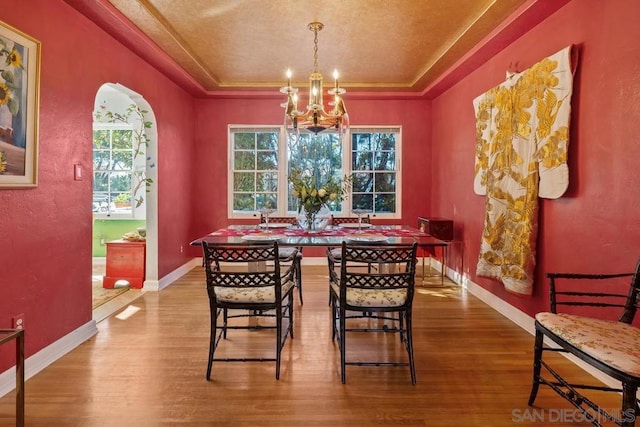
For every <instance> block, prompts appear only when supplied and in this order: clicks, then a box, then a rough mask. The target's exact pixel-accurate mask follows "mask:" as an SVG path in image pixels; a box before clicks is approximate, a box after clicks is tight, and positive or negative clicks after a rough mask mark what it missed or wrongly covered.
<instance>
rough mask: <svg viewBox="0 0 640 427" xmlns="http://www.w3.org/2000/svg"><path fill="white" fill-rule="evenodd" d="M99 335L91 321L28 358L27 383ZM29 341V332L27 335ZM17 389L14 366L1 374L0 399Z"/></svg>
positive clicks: (25, 364) (26, 367)
mask: <svg viewBox="0 0 640 427" xmlns="http://www.w3.org/2000/svg"><path fill="white" fill-rule="evenodd" d="M97 333H98V328H97V327H96V322H95V321H94V320H91V321H90V322H87V323H85V324H84V325H82V326H80V327H79V328H78V329H76V330H75V331H73V332H70V333H68V334H67V335H65V336H64V337H62V338H60V339H59V340H57V341H55V342H54V343H52V344H50V345H48V346H46V347H45V348H43V349H42V350H40V351H39V352H37V353H35V354H33V355H31V356H30V357H28V358H27V359H26V360H25V362H24V368H25V369H24V379H25V381H26V380H28V379H29V378H31V377H32V376H34V375H36V374H37V373H38V372H40V371H42V370H43V369H44V368H46V367H47V366H49V365H50V364H52V363H53V362H55V361H56V360H58V359H59V358H61V357H62V356H64V355H65V354H67V353H68V352H70V351H71V350H73V349H74V348H76V347H78V346H79V345H80V344H82V343H83V342H85V341H86V340H88V339H89V338H91V337H92V336H94V335H95V334H97ZM25 338H26V340H28V339H29V335H28V331H26V334H25ZM15 388H16V367H15V366H13V367H11V368H10V369H8V370H6V371H5V372H3V373H2V374H0V397H2V396H4V395H5V394H7V393H9V392H10V391H11V390H13V389H15Z"/></svg>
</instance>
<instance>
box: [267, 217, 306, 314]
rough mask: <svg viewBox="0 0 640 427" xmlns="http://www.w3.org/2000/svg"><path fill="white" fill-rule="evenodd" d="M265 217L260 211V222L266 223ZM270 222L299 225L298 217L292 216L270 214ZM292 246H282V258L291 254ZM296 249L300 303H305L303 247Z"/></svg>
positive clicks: (295, 264) (286, 257)
mask: <svg viewBox="0 0 640 427" xmlns="http://www.w3.org/2000/svg"><path fill="white" fill-rule="evenodd" d="M265 222H266V221H265V217H264V215H263V214H262V213H260V224H265ZM269 222H270V223H273V224H277V223H282V224H293V225H298V219H297V218H296V217H291V216H271V215H269ZM291 249H292V248H280V249H279V254H280V260H283V259H288V258H289V257H290V256H291ZM295 249H296V257H295V260H294V262H293V265H294V267H295V274H296V279H295V282H296V288H298V296H299V297H300V305H303V304H304V299H303V298H302V248H301V247H297V248H295Z"/></svg>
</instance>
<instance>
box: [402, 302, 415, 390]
mask: <svg viewBox="0 0 640 427" xmlns="http://www.w3.org/2000/svg"><path fill="white" fill-rule="evenodd" d="M403 317H405V319H404V324H405V326H406V340H407V342H406V346H407V353H408V354H409V370H410V371H411V384H413V385H415V384H416V365H415V361H414V359H413V332H412V323H411V312H410V311H407V312H404V316H403V313H400V319H402V318H403ZM400 334H401V336H402V332H401V333H400Z"/></svg>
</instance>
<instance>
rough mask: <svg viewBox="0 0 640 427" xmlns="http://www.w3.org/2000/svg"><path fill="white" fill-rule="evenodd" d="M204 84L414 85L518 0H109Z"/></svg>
mask: <svg viewBox="0 0 640 427" xmlns="http://www.w3.org/2000/svg"><path fill="white" fill-rule="evenodd" d="M109 3H111V5H113V6H114V7H115V8H116V9H117V10H118V11H119V12H121V13H122V14H123V15H125V16H126V17H127V18H128V19H129V20H130V21H131V22H132V23H133V24H134V25H135V26H136V27H138V28H139V29H140V30H141V31H142V32H143V33H145V34H146V35H147V36H148V37H149V38H150V39H151V40H153V42H155V43H156V44H157V46H158V47H159V48H160V49H161V50H162V51H164V52H166V53H167V54H168V55H169V56H171V57H172V58H173V59H174V60H175V61H177V62H178V63H179V65H180V66H181V67H182V68H184V70H186V71H187V72H188V73H189V74H190V75H191V76H192V77H193V78H194V79H195V80H196V81H197V82H198V83H199V84H200V85H202V87H203V88H204V89H205V90H206V91H219V90H241V89H242V90H253V89H263V88H276V87H279V86H282V85H283V84H284V82H285V70H286V69H287V68H291V70H292V71H293V73H294V76H293V82H294V83H295V85H298V86H301V85H306V84H307V83H306V82H307V79H308V76H309V73H311V71H313V53H314V52H313V32H312V31H310V30H309V29H308V28H307V26H308V24H309V23H310V22H313V21H320V22H322V23H323V24H324V29H322V30H321V31H320V32H319V33H318V71H320V72H321V73H322V74H323V76H324V78H325V81H328V82H330V81H332V72H333V70H334V69H337V70H338V71H339V72H340V83H341V85H342V86H344V87H346V88H347V89H349V90H361V91H381V90H384V91H389V90H392V91H413V92H416V91H417V92H419V91H422V90H424V89H425V87H427V86H428V85H429V84H430V83H432V82H433V81H434V80H435V79H436V78H437V77H438V76H439V75H440V74H442V73H443V72H444V71H445V70H446V69H448V68H449V67H450V66H452V65H453V64H454V63H455V62H456V61H457V60H459V59H460V58H461V57H462V56H463V55H464V54H465V53H467V52H468V51H469V50H470V49H471V48H472V47H473V46H475V45H476V44H477V43H478V42H479V41H480V40H482V39H483V38H484V37H485V36H487V34H489V33H490V32H491V31H492V30H494V29H495V27H496V26H497V25H498V24H500V23H501V22H502V21H503V20H504V19H505V18H506V17H508V16H509V15H510V14H512V13H513V12H514V11H515V10H516V9H517V8H518V7H519V6H521V5H522V4H523V3H525V0H325V1H316V0H314V1H309V0H182V1H176V0H109Z"/></svg>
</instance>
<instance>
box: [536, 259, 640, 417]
mask: <svg viewBox="0 0 640 427" xmlns="http://www.w3.org/2000/svg"><path fill="white" fill-rule="evenodd" d="M546 277H547V278H548V279H549V311H542V312H539V313H537V314H536V315H535V331H536V332H535V339H534V345H533V381H532V386H531V393H530V395H529V406H533V404H534V402H535V400H536V396H537V394H538V388H539V387H540V385H544V386H549V387H550V388H551V389H552V390H553V391H555V392H556V393H558V394H559V395H560V396H562V397H563V398H565V399H566V400H568V401H569V402H570V403H571V404H572V405H573V406H575V407H576V409H577V410H579V411H581V413H582V414H584V415H585V417H587V418H585V419H587V420H589V419H590V418H589V417H593V414H596V415H598V416H599V417H600V418H599V419H602V420H605V419H607V420H609V421H611V422H612V424H616V425H619V426H622V427H632V426H635V425H636V422H635V421H636V419H637V418H638V417H640V400H639V399H638V398H637V392H638V388H639V387H640V328H638V326H637V325H638V323H637V321H636V322H634V318H635V316H636V313H637V312H638V311H639V310H640V259H638V260H637V261H636V266H635V269H634V270H633V271H627V272H624V273H605V274H602V273H600V274H593V273H557V272H556V273H547V274H546ZM629 277H630V278H631V280H630V281H629V279H628V278H629ZM545 342H553V343H554V345H553V346H552V347H551V346H546V345H545V344H544V343H545ZM550 353H555V354H557V353H564V354H567V355H571V356H573V357H576V358H578V359H580V360H581V361H582V362H583V363H586V364H588V365H590V366H591V367H592V368H595V369H598V370H599V371H600V372H601V373H604V374H606V375H607V377H608V378H610V379H612V380H615V381H616V382H617V384H615V387H611V386H609V385H602V384H593V381H590V383H591V384H584V383H582V382H581V381H580V380H579V379H578V378H569V377H567V376H565V374H564V373H562V374H560V373H559V372H558V371H556V370H555V369H554V368H552V367H551V365H550V364H551V363H552V362H553V360H555V359H553V358H547V359H545V358H544V357H543V356H544V355H545V354H550ZM576 380H578V381H580V382H579V383H576ZM593 390H598V391H600V392H610V393H615V394H618V395H620V396H621V403H622V405H621V408H615V409H613V410H605V408H603V407H601V406H599V405H598V404H597V403H596V402H595V401H594V400H591V399H593V398H595V397H597V396H599V395H601V394H595V393H594V394H590V393H589V392H590V391H593ZM587 394H589V395H588V396H587ZM592 424H593V425H600V424H599V423H598V424H596V423H594V422H592ZM607 425H609V424H608V423H607Z"/></svg>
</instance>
